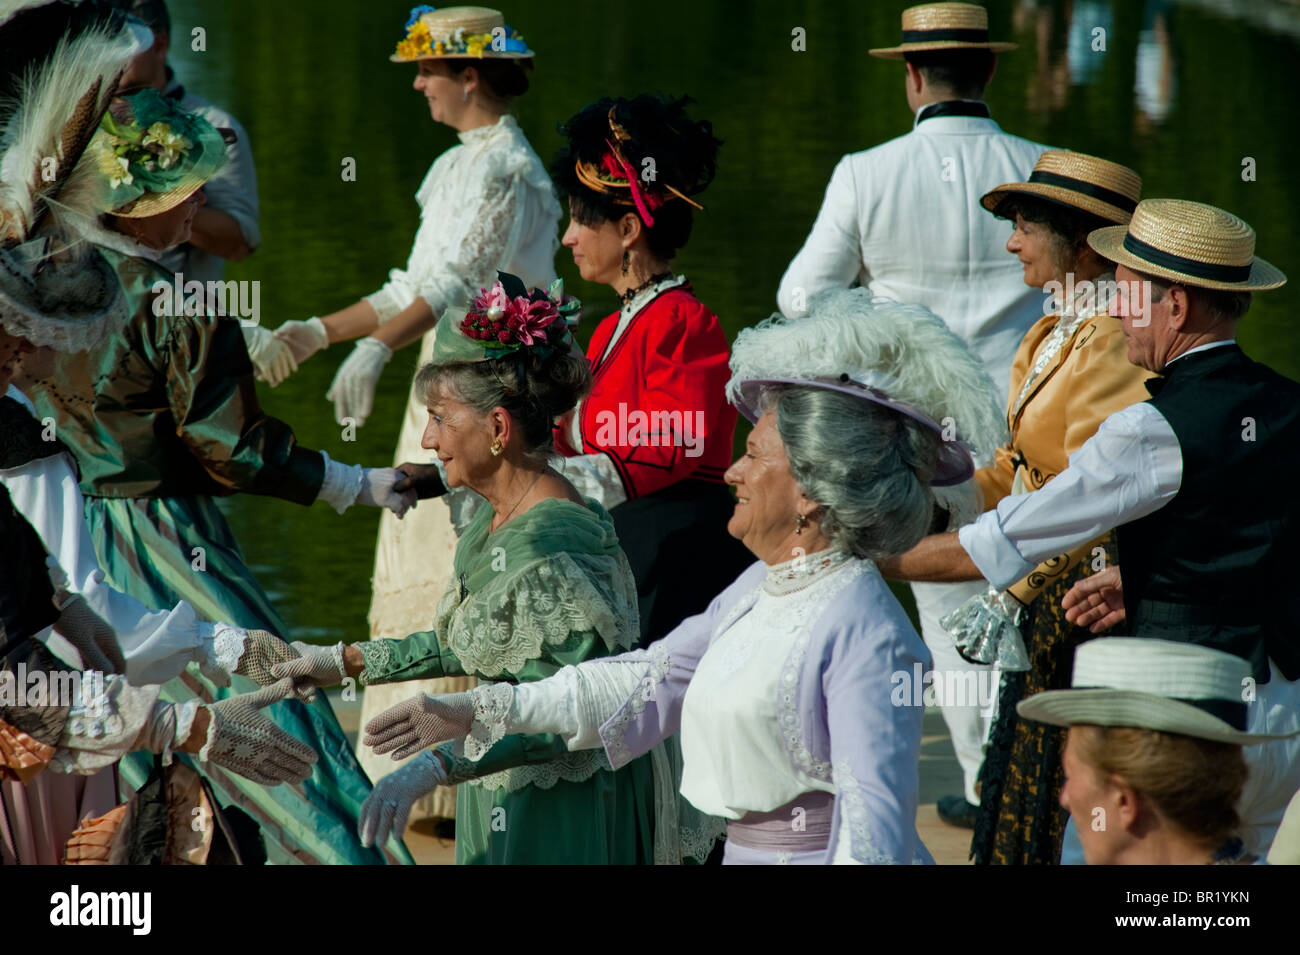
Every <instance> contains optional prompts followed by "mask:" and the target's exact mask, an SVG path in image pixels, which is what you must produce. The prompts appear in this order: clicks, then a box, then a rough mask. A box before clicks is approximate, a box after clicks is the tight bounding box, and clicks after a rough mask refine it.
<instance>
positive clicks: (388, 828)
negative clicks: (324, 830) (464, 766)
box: [357, 752, 447, 848]
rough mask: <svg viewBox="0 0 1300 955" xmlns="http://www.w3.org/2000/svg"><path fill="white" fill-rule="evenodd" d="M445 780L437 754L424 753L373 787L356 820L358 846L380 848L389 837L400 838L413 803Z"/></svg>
mask: <svg viewBox="0 0 1300 955" xmlns="http://www.w3.org/2000/svg"><path fill="white" fill-rule="evenodd" d="M446 780H447V771H446V770H445V769H444V768H443V765H442V760H441V759H439V758H438V754H437V753H434V752H427V753H421V754H420V755H419V756H417V757H416V758H415V759H413V760H411V761H410V762H409V763H407V764H406V765H405V766H403V767H402V768H401V769H397V770H394V771H393V772H391V773H389V774H388V775H387V776H385V777H384V778H383V779H381V780H379V782H377V783H375V788H374V791H373V792H371V794H370V795H369V796H368V797H367V798H366V801H365V803H364V805H362V807H361V818H360V819H359V820H358V826H357V828H358V831H359V833H360V835H361V844H362V845H363V846H365V847H366V848H369V847H370V846H373V845H383V844H384V843H385V842H387V841H388V838H389V836H397V837H398V838H400V837H401V835H402V833H403V832H405V831H406V820H407V818H408V817H409V816H410V815H411V807H412V806H414V805H415V801H416V800H417V799H419V798H420V797H421V796H423V795H425V794H426V793H429V792H432V791H433V790H434V788H435V787H437V786H440V785H442V783H444V782H446Z"/></svg>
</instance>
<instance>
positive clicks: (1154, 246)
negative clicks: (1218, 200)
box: [1088, 199, 1286, 292]
mask: <svg viewBox="0 0 1300 955" xmlns="http://www.w3.org/2000/svg"><path fill="white" fill-rule="evenodd" d="M1088 244H1089V245H1090V246H1092V247H1093V249H1095V250H1096V251H1097V252H1098V254H1100V255H1103V256H1105V257H1106V258H1108V259H1110V260H1111V261H1112V262H1115V263H1117V264H1119V265H1123V266H1125V267H1126V268H1130V269H1133V270H1134V271H1137V272H1145V273H1146V274H1147V275H1152V276H1155V277H1156V278H1160V279H1165V280H1167V281H1169V282H1171V283H1173V284H1175V285H1194V286H1196V287H1198V288H1207V289H1215V290H1218V291H1226V292H1263V291H1266V290H1268V289H1275V288H1279V287H1281V286H1282V285H1285V284H1286V276H1285V275H1284V274H1283V273H1282V270H1281V269H1279V268H1277V267H1275V266H1273V265H1270V264H1269V263H1268V262H1265V261H1264V260H1263V259H1261V258H1259V257H1258V256H1257V255H1255V230H1254V229H1252V228H1251V227H1250V226H1249V225H1247V224H1246V223H1245V222H1243V221H1242V220H1241V219H1238V218H1237V217H1236V216H1234V215H1233V214H1232V213H1231V212H1225V211H1223V210H1222V209H1218V208H1216V207H1214V206H1207V205H1205V204H1203V203H1200V202H1188V201H1186V200H1184V199H1144V200H1142V202H1140V203H1138V207H1137V209H1136V210H1135V211H1134V212H1133V218H1132V219H1131V220H1130V221H1129V223H1128V225H1127V226H1123V225H1117V226H1108V227H1107V228H1104V229H1097V230H1096V231H1095V232H1092V233H1090V234H1089V236H1088Z"/></svg>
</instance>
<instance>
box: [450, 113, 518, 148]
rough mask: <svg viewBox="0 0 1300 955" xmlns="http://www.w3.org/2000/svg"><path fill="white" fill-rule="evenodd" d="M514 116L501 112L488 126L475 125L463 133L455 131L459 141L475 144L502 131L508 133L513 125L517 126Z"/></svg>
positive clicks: (479, 143) (484, 141)
mask: <svg viewBox="0 0 1300 955" xmlns="http://www.w3.org/2000/svg"><path fill="white" fill-rule="evenodd" d="M518 125H519V124H518V123H516V122H515V118H514V117H513V116H511V115H510V114H509V113H502V114H501V118H500V119H498V120H497V121H496V122H495V123H492V124H491V125H489V126H477V127H475V128H474V129H467V130H465V131H464V132H463V133H457V134H456V135H457V137H459V139H460V141H461V142H462V143H464V144H465V145H466V146H477V145H481V144H483V143H486V142H487V141H488V140H489V139H493V138H495V137H496V136H498V135H501V134H502V133H508V132H510V131H511V129H512V128H513V127H518Z"/></svg>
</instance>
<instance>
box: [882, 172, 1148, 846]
mask: <svg viewBox="0 0 1300 955" xmlns="http://www.w3.org/2000/svg"><path fill="white" fill-rule="evenodd" d="M1141 186H1142V181H1141V179H1140V178H1139V177H1138V175H1137V173H1135V172H1134V171H1133V170H1131V169H1129V168H1127V167H1125V166H1121V165H1118V164H1117V163H1112V162H1107V161H1106V160H1104V159H1097V158H1095V157H1092V156H1087V155H1084V154H1082V153H1073V152H1062V151H1056V150H1053V151H1049V152H1046V153H1044V154H1043V155H1042V157H1041V158H1040V159H1039V160H1038V162H1037V164H1036V165H1035V166H1034V171H1033V173H1032V174H1031V175H1030V176H1029V180H1028V181H1027V182H1022V183H1010V184H1008V185H1004V186H999V187H998V188H996V189H994V190H993V191H991V192H989V193H988V194H987V195H985V196H984V197H983V199H982V200H981V202H982V203H983V205H984V207H985V208H986V209H988V210H989V211H990V212H992V213H993V214H994V215H996V216H998V217H999V218H1004V219H1009V220H1010V221H1011V222H1013V223H1014V230H1013V231H1012V234H1011V238H1010V239H1008V240H1007V251H1008V252H1011V253H1012V254H1014V255H1016V256H1017V257H1018V258H1019V259H1020V261H1021V262H1022V263H1023V264H1024V269H1025V284H1027V285H1030V286H1032V287H1036V288H1042V289H1043V290H1044V291H1045V292H1047V293H1048V295H1049V297H1048V299H1046V308H1045V312H1046V314H1045V315H1044V317H1043V318H1042V319H1041V320H1039V321H1038V322H1037V323H1036V324H1035V325H1034V326H1033V327H1031V328H1030V329H1029V332H1028V333H1027V334H1026V335H1025V337H1024V340H1023V341H1021V343H1020V348H1019V350H1018V351H1017V353H1016V357H1015V360H1014V362H1013V363H1012V366H1011V382H1010V384H1011V390H1010V398H1009V403H1008V406H1007V426H1008V431H1009V434H1010V437H1009V439H1008V441H1007V443H1006V444H1005V445H1004V446H1003V447H1001V448H999V449H998V450H997V453H996V455H995V458H994V461H993V463H992V464H990V465H989V466H988V467H985V468H982V469H980V470H979V471H977V472H976V474H975V480H976V482H977V483H978V485H979V488H980V490H981V492H982V493H983V497H984V502H983V506H984V508H985V509H986V510H987V509H991V508H993V507H995V506H996V505H997V503H998V501H1000V500H1001V499H1002V498H1004V497H1006V496H1007V495H1009V494H1016V493H1024V492H1027V491H1034V490H1037V489H1038V488H1040V487H1042V486H1043V485H1044V484H1046V483H1047V482H1048V481H1050V480H1051V479H1052V478H1053V477H1054V476H1055V475H1056V474H1058V473H1059V472H1061V471H1062V470H1064V469H1065V467H1066V464H1067V463H1068V461H1069V457H1070V455H1071V454H1072V453H1074V452H1075V451H1076V450H1078V449H1079V447H1080V446H1081V445H1082V444H1083V443H1084V442H1085V441H1087V440H1088V439H1089V438H1090V437H1092V435H1093V434H1094V433H1095V432H1096V430H1097V428H1098V426H1099V425H1100V424H1101V422H1102V421H1103V420H1104V419H1105V418H1106V417H1107V416H1109V415H1110V414H1112V413H1114V412H1116V411H1119V410H1120V409H1122V408H1125V407H1127V406H1129V405H1130V404H1133V403H1134V402H1137V401H1143V400H1145V399H1146V398H1147V397H1148V393H1147V390H1146V387H1145V384H1144V382H1145V380H1146V378H1147V377H1148V373H1147V372H1145V371H1144V370H1143V369H1141V368H1138V367H1137V366H1135V365H1131V364H1129V361H1128V358H1127V357H1126V350H1125V344H1124V332H1123V329H1122V328H1121V325H1120V320H1119V319H1118V318H1115V317H1113V316H1111V315H1110V314H1109V313H1108V312H1109V307H1110V304H1111V302H1112V301H1113V300H1114V298H1115V296H1116V295H1117V294H1118V291H1119V290H1118V289H1117V287H1116V285H1115V273H1114V265H1113V263H1111V262H1109V261H1107V260H1105V259H1103V258H1101V257H1100V256H1098V255H1097V254H1096V252H1094V251H1093V250H1092V249H1091V248H1089V246H1088V243H1087V236H1088V233H1089V232H1091V231H1092V230H1093V229H1097V228H1101V227H1102V226H1106V225H1112V224H1124V223H1127V222H1128V220H1129V218H1130V216H1131V215H1132V212H1133V209H1134V208H1135V207H1136V205H1137V202H1138V199H1139V197H1140V191H1141ZM945 559H946V558H945V557H944V556H942V555H941V552H940V551H939V550H937V549H931V548H928V547H927V541H922V542H921V544H919V545H918V546H917V548H916V549H915V550H914V551H912V552H911V553H910V554H907V555H904V556H903V557H902V558H899V559H896V560H895V561H894V562H891V564H890V565H889V566H886V567H882V571H884V572H885V573H886V576H891V577H896V578H908V579H912V578H916V579H954V578H953V577H951V576H950V575H949V574H946V573H945V572H944V568H943V567H942V566H940V565H941V564H943V563H944V561H945ZM1116 562H1117V561H1116V555H1115V550H1114V540H1113V537H1112V536H1111V535H1107V536H1106V537H1103V538H1099V539H1098V540H1096V541H1092V542H1090V543H1089V544H1087V545H1086V546H1085V547H1082V548H1079V550H1077V551H1075V552H1073V553H1071V554H1066V555H1061V556H1060V557H1057V558H1054V559H1052V560H1050V561H1046V562H1044V563H1043V564H1042V565H1040V566H1039V567H1037V568H1036V569H1035V570H1034V572H1033V573H1031V574H1030V575H1029V576H1028V577H1027V578H1025V579H1024V580H1022V581H1020V582H1019V583H1018V584H1016V585H1015V586H1013V587H1011V588H1010V590H1008V591H1006V592H999V591H995V590H990V591H989V593H988V594H986V595H984V596H981V597H978V598H976V599H974V600H972V601H970V602H969V603H968V604H967V605H966V606H964V607H962V608H961V609H960V610H958V611H956V612H955V613H953V614H951V615H950V616H949V617H947V618H945V620H944V621H943V622H944V625H945V626H946V627H947V628H948V630H949V632H950V633H951V634H952V635H953V638H954V640H955V641H956V643H957V646H958V649H959V650H960V651H961V652H962V653H963V655H965V656H967V657H968V658H969V659H971V660H973V661H976V662H980V663H994V662H996V663H997V664H998V665H999V669H1000V670H1001V671H1002V686H1001V690H1000V692H999V697H998V707H997V715H996V717H995V719H994V721H993V725H992V728H991V730H990V735H989V744H988V748H987V750H986V752H985V757H984V765H983V767H982V769H981V771H980V783H979V785H980V805H979V806H978V807H975V806H969V805H967V806H957V807H944V808H945V816H947V817H957V818H962V817H963V816H964V818H965V820H966V821H967V822H968V823H969V824H971V825H973V826H974V828H975V838H974V840H973V842H972V844H971V854H972V856H973V857H974V859H975V861H976V862H977V863H994V864H1025V863H1055V862H1056V861H1058V859H1059V858H1060V850H1061V837H1062V834H1063V832H1064V826H1065V819H1066V816H1065V814H1064V813H1063V812H1062V811H1061V809H1060V806H1059V805H1058V803H1057V799H1058V797H1059V795H1060V791H1061V786H1062V782H1063V780H1062V774H1061V748H1062V745H1063V743H1064V733H1063V732H1061V731H1060V730H1059V728H1056V727H1052V726H1048V725H1046V724H1042V723H1034V722H1028V721H1023V720H1021V719H1020V718H1019V717H1018V716H1017V714H1016V703H1017V702H1019V701H1020V700H1021V699H1023V698H1025V697H1026V696H1028V695H1030V694H1033V693H1039V692H1042V691H1044V690H1051V689H1059V688H1064V687H1068V686H1070V675H1071V668H1072V661H1073V659H1074V650H1075V647H1076V646H1077V645H1078V644H1079V643H1080V642H1082V641H1083V640H1086V639H1088V638H1089V637H1091V634H1090V633H1089V632H1088V630H1087V629H1085V628H1082V627H1074V626H1072V625H1070V624H1069V623H1067V622H1066V620H1065V613H1064V611H1063V610H1062V609H1061V598H1062V597H1063V596H1064V594H1065V592H1066V591H1067V590H1069V588H1070V587H1071V585H1072V584H1073V583H1074V582H1075V581H1076V580H1078V579H1079V578H1080V577H1081V576H1084V575H1086V574H1088V573H1092V572H1094V571H1096V570H1099V569H1101V568H1102V567H1104V566H1106V565H1107V564H1111V563H1116ZM948 798H950V799H952V798H955V799H960V798H961V797H948Z"/></svg>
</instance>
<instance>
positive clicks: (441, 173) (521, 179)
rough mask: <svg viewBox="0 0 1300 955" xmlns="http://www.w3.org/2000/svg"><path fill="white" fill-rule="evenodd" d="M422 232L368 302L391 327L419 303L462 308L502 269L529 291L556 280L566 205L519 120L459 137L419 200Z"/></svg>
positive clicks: (507, 120) (435, 167) (506, 117)
mask: <svg viewBox="0 0 1300 955" xmlns="http://www.w3.org/2000/svg"><path fill="white" fill-rule="evenodd" d="M416 201H417V202H418V203H419V205H420V228H419V231H418V232H417V233H416V236H415V244H414V246H413V247H412V248H411V256H410V259H409V260H408V262H407V265H406V268H404V269H393V270H392V272H390V273H389V278H388V282H387V284H385V285H384V287H383V288H381V289H380V290H379V291H377V292H375V293H374V294H373V295H369V296H367V297H366V301H368V302H369V303H370V304H371V305H372V306H373V307H374V309H375V312H376V313H378V315H379V320H380V322H386V321H388V320H389V319H390V318H392V317H393V316H394V315H396V314H398V313H399V312H401V311H402V310H403V309H405V308H407V307H408V306H410V304H411V303H412V302H413V301H414V300H415V298H416V297H417V296H419V297H423V298H424V299H425V301H427V302H428V303H429V307H430V308H431V309H432V310H433V313H434V315H441V314H442V312H443V311H444V310H446V309H447V308H464V307H466V306H467V305H468V304H469V302H470V299H471V298H472V297H473V296H474V295H476V294H478V290H479V289H480V288H483V287H488V286H491V284H492V283H493V282H494V281H495V280H496V272H497V270H498V269H502V270H504V271H507V272H510V273H512V274H514V275H517V276H519V278H521V279H522V280H523V282H524V284H525V285H528V286H530V287H533V286H535V287H539V288H540V287H545V286H546V285H548V284H549V283H550V282H551V281H552V280H554V278H555V251H556V249H558V248H559V244H560V243H559V238H558V237H557V235H556V228H557V226H558V224H559V221H560V204H559V202H558V201H557V200H556V198H555V193H554V190H553V188H552V186H551V180H550V178H549V177H548V176H547V175H546V170H545V168H544V167H543V166H542V162H541V160H540V159H538V158H537V153H535V152H534V151H533V147H532V146H531V145H530V144H529V142H528V140H527V139H525V138H524V134H523V131H522V130H520V128H519V124H518V123H516V122H515V119H514V117H513V116H510V115H508V114H507V115H504V116H502V117H501V119H500V120H498V121H497V122H496V123H495V124H494V125H492V126H483V127H480V128H478V129H471V130H469V131H468V132H463V133H460V144H459V145H457V146H453V147H452V148H451V149H448V150H447V151H446V152H445V153H443V154H442V155H441V156H439V157H438V158H437V160H436V161H435V162H434V164H433V166H432V167H431V168H430V169H429V173H428V175H426V176H425V177H424V182H423V183H422V184H421V185H420V189H419V191H418V192H417V193H416Z"/></svg>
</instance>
